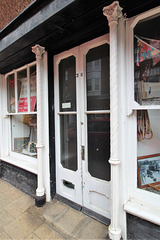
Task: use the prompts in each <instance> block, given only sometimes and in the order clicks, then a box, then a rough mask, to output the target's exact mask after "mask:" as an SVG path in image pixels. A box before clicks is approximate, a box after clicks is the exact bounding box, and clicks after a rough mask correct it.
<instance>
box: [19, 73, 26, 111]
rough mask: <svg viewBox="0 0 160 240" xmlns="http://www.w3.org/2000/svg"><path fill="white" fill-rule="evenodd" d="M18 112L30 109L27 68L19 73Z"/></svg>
mask: <svg viewBox="0 0 160 240" xmlns="http://www.w3.org/2000/svg"><path fill="white" fill-rule="evenodd" d="M17 91H18V112H27V111H28V87H27V69H24V70H22V71H19V72H18V73H17Z"/></svg>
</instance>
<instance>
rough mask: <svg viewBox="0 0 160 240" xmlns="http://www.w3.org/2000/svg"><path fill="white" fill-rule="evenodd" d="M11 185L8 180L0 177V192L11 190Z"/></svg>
mask: <svg viewBox="0 0 160 240" xmlns="http://www.w3.org/2000/svg"><path fill="white" fill-rule="evenodd" d="M12 189H13V186H12V185H10V184H9V183H8V182H6V181H4V180H2V179H0V193H5V192H7V191H11V190H12Z"/></svg>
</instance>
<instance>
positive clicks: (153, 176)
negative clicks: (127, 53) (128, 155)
mask: <svg viewBox="0 0 160 240" xmlns="http://www.w3.org/2000/svg"><path fill="white" fill-rule="evenodd" d="M134 101H135V102H136V103H138V105H139V106H140V107H139V108H137V187H138V188H140V189H144V190H147V191H150V192H153V193H156V194H160V128H159V121H160V110H159V108H160V14H156V15H152V16H150V17H148V18H146V19H143V20H140V21H139V22H138V23H137V24H136V26H135V27H134ZM141 106H142V107H143V108H142V109H143V110H142V109H141Z"/></svg>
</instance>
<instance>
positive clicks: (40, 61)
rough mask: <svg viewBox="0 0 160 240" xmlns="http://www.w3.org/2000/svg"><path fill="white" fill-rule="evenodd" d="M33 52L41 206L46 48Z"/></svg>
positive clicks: (40, 200) (42, 199)
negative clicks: (43, 84) (43, 72)
mask: <svg viewBox="0 0 160 240" xmlns="http://www.w3.org/2000/svg"><path fill="white" fill-rule="evenodd" d="M32 52H33V53H35V55H36V60H37V155H38V176H37V178H38V187H37V190H36V206H38V207H41V206H43V205H44V203H45V191H44V179H43V177H44V176H43V159H42V151H43V147H44V146H43V134H42V86H41V85H42V80H43V77H42V69H43V54H44V52H45V48H44V47H41V46H40V45H35V46H34V47H32Z"/></svg>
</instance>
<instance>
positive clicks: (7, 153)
mask: <svg viewBox="0 0 160 240" xmlns="http://www.w3.org/2000/svg"><path fill="white" fill-rule="evenodd" d="M33 65H36V61H34V62H32V63H30V64H27V65H25V66H23V67H21V68H18V69H16V70H13V71H11V72H9V73H7V74H6V75H5V76H4V79H3V81H4V90H5V94H4V95H3V104H4V113H3V116H4V118H3V119H4V123H3V124H4V125H5V126H6V127H7V131H5V133H4V132H3V134H2V135H3V138H4V143H5V144H6V143H7V144H6V146H4V150H3V153H2V156H1V159H2V160H3V161H5V162H7V163H10V164H12V165H15V166H17V167H20V168H22V169H25V170H28V171H30V172H32V173H34V174H37V158H34V157H31V156H27V155H24V154H21V153H16V152H13V151H12V150H11V116H17V115H23V114H35V115H37V112H36V111H33V112H31V111H30V104H29V103H30V101H29V99H30V96H29V91H28V96H27V97H28V111H27V112H18V106H17V102H18V98H17V72H19V71H21V70H24V69H26V70H27V85H28V89H29V68H30V67H31V66H33ZM11 74H15V113H9V112H8V108H7V95H8V92H7V77H8V76H9V75H11ZM4 96H5V97H4Z"/></svg>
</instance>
